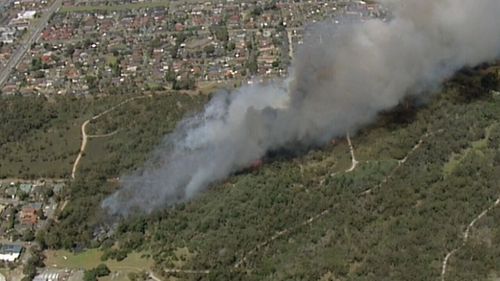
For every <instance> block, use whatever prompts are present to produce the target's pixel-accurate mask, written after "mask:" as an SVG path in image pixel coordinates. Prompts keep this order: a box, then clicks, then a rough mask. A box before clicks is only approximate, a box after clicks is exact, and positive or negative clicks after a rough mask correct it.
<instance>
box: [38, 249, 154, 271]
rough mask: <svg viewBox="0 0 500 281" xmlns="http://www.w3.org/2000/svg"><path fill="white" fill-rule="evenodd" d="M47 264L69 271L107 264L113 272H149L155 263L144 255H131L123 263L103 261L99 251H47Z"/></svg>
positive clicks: (50, 266)
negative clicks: (77, 252)
mask: <svg viewBox="0 0 500 281" xmlns="http://www.w3.org/2000/svg"><path fill="white" fill-rule="evenodd" d="M45 254H46V260H45V264H46V265H47V267H49V268H61V269H62V268H68V269H91V268H94V267H96V266H97V265H99V264H101V263H105V264H106V265H107V266H108V267H109V269H110V270H111V271H112V272H116V271H120V272H131V271H141V270H149V268H150V267H151V266H152V265H153V261H152V260H151V259H149V258H144V257H143V255H144V253H131V254H129V255H128V256H127V258H126V259H124V260H122V261H116V260H107V261H105V262H103V261H101V256H102V251H100V250H98V249H91V250H87V251H85V252H83V253H79V254H74V253H72V252H69V251H66V250H57V251H46V253H45Z"/></svg>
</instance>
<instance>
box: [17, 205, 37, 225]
mask: <svg viewBox="0 0 500 281" xmlns="http://www.w3.org/2000/svg"><path fill="white" fill-rule="evenodd" d="M41 214H42V204H41V203H32V204H29V205H26V206H24V207H23V209H22V210H21V215H20V220H21V223H22V224H25V225H35V224H36V223H37V222H38V219H39V217H40V215H41Z"/></svg>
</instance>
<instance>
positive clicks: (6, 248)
mask: <svg viewBox="0 0 500 281" xmlns="http://www.w3.org/2000/svg"><path fill="white" fill-rule="evenodd" d="M22 251H23V246H20V245H9V244H4V245H2V246H1V247H0V261H7V262H14V261H16V260H17V259H18V258H19V257H20V256H21V252H22Z"/></svg>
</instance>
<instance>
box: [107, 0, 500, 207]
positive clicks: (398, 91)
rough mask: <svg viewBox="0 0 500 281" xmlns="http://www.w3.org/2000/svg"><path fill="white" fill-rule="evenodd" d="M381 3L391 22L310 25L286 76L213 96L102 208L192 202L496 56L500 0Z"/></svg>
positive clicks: (499, 40)
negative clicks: (284, 150) (268, 157)
mask: <svg viewBox="0 0 500 281" xmlns="http://www.w3.org/2000/svg"><path fill="white" fill-rule="evenodd" d="M381 2H382V4H384V5H385V6H386V7H389V8H390V10H391V11H392V18H391V20H389V21H384V20H381V19H372V20H368V21H364V22H360V23H355V24H349V25H340V26H337V25H332V24H326V23H322V24H316V25H314V26H313V27H312V28H311V32H310V33H309V34H308V35H307V36H306V39H305V40H304V44H303V45H302V47H301V48H300V49H299V50H298V53H297V56H296V57H295V58H294V62H293V64H292V68H291V74H290V76H289V77H288V79H286V80H285V81H281V82H280V81H277V82H274V83H271V84H268V85H250V86H245V87H242V88H240V89H238V90H237V91H235V92H233V93H219V94H218V95H216V96H215V97H214V98H213V99H212V100H211V101H210V102H209V103H208V104H207V105H206V107H205V110H204V111H203V112H201V113H200V114H198V115H196V116H194V117H192V118H189V119H187V120H184V121H183V122H181V124H180V125H179V126H178V127H177V129H176V130H175V131H174V132H173V133H172V134H170V135H168V136H166V137H165V140H164V141H163V144H162V145H161V146H160V147H159V148H158V149H157V150H156V151H155V152H154V154H153V159H152V160H151V161H149V162H148V163H147V164H146V165H145V167H144V168H143V169H141V170H139V171H136V172H134V173H132V174H130V175H127V176H124V177H123V178H122V187H121V189H120V190H118V191H117V192H116V193H114V194H113V195H112V196H110V197H109V198H107V199H106V200H105V201H104V202H103V207H105V208H106V209H108V210H109V211H110V212H111V213H113V214H120V215H127V214H129V213H130V212H132V211H135V210H139V211H144V212H151V211H152V210H155V209H159V208H164V207H166V206H169V205H172V204H175V203H177V202H181V201H185V200H188V199H190V198H192V197H193V196H195V195H196V194H197V193H198V192H200V191H202V190H204V189H205V188H207V186H208V185H209V184H211V183H214V182H217V181H219V180H222V179H224V178H225V177H227V176H229V175H230V174H231V173H233V172H235V171H238V170H240V169H242V168H245V167H248V166H249V165H251V163H252V162H253V161H255V160H258V159H260V158H261V157H263V156H264V155H265V154H266V152H268V151H270V150H275V149H278V148H281V147H286V146H288V145H291V144H294V145H296V144H300V145H305V146H307V145H321V144H323V143H325V142H327V141H328V140H330V139H331V138H333V137H337V136H342V135H344V134H345V133H346V132H355V131H356V130H357V129H358V128H360V127H362V126H364V125H367V124H369V123H370V122H371V121H372V120H373V119H374V118H375V117H376V115H377V114H378V113H379V112H380V111H382V110H386V109H389V108H391V107H394V106H396V105H397V104H398V103H399V102H400V101H401V100H402V99H403V98H404V97H405V96H406V95H407V94H408V93H409V92H411V93H413V94H414V93H421V92H424V91H426V90H428V89H430V88H431V87H435V86H436V85H439V83H440V82H442V81H443V80H444V79H446V78H448V77H450V76H451V75H452V74H453V73H454V72H455V71H457V70H458V69H460V68H462V67H464V66H472V65H477V64H479V63H481V62H484V61H488V60H492V59H495V58H498V57H499V55H500V0H406V1H405V0H383V1H381Z"/></svg>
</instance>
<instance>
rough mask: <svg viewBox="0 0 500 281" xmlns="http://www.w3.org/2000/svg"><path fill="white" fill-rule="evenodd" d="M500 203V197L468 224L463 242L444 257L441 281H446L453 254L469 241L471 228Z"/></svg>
mask: <svg viewBox="0 0 500 281" xmlns="http://www.w3.org/2000/svg"><path fill="white" fill-rule="evenodd" d="M498 205H500V197H499V198H498V199H497V200H496V201H495V202H494V203H493V204H491V205H490V206H489V207H488V208H486V209H485V210H484V211H482V212H481V213H480V214H479V215H478V216H477V217H475V218H474V219H473V220H472V221H471V222H470V223H469V225H467V227H466V228H465V231H464V233H463V238H462V244H460V246H458V247H457V248H455V249H453V250H451V251H449V252H448V253H447V254H446V256H445V257H444V260H443V265H442V268H441V281H445V277H446V270H447V268H448V261H449V260H450V258H451V256H453V255H454V254H455V253H456V252H457V251H459V250H460V249H461V248H462V247H464V246H465V244H466V243H467V240H469V235H470V232H471V229H472V228H473V227H474V225H475V224H476V222H477V221H478V220H480V219H481V218H482V217H484V216H486V215H487V214H488V212H490V211H491V210H492V209H493V208H495V207H497V206H498Z"/></svg>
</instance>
